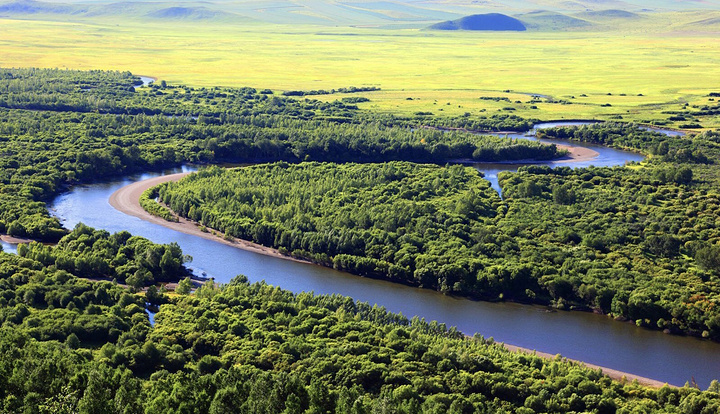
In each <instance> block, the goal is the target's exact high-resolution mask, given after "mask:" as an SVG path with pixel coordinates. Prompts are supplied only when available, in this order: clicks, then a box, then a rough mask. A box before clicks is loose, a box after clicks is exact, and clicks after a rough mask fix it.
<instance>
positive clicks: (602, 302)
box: [0, 69, 720, 414]
mask: <svg viewBox="0 0 720 414" xmlns="http://www.w3.org/2000/svg"><path fill="white" fill-rule="evenodd" d="M138 85H139V79H138V78H136V77H134V76H132V75H131V74H129V73H124V72H100V71H91V72H78V71H63V70H38V69H2V70H0V115H1V116H0V154H1V155H2V157H0V233H8V234H10V235H13V236H26V237H31V238H34V239H37V240H45V241H57V244H56V245H54V246H49V245H45V244H41V243H38V242H32V243H29V244H23V245H20V246H18V254H17V255H12V254H7V253H2V252H0V412H27V413H58V412H67V413H72V412H81V413H112V412H117V413H135V412H138V413H140V412H148V413H160V412H167V413H193V412H211V413H231V412H232V413H235V412H248V413H282V412H284V413H328V412H340V413H370V412H384V413H416V412H424V413H446V412H449V413H471V412H488V413H490V412H492V413H496V412H518V413H527V414H531V413H536V412H537V413H540V412H596V413H614V412H619V413H632V412H654V411H664V412H670V413H673V412H677V413H716V412H718V410H720V394H719V392H720V386H719V385H718V383H717V382H713V383H712V384H711V386H710V389H709V390H708V391H700V390H697V389H695V388H693V387H684V388H680V389H674V388H670V387H663V388H661V389H657V390H654V389H647V388H643V387H640V386H638V385H636V384H624V383H620V382H614V381H611V380H610V379H609V378H608V377H606V376H603V375H602V374H601V373H600V372H599V371H595V370H590V369H587V368H584V367H581V366H578V365H577V364H574V363H570V362H568V361H564V360H562V359H560V358H556V359H554V360H546V359H542V358H539V357H537V356H534V355H527V354H517V353H511V352H508V351H506V350H505V349H504V348H503V347H501V346H500V345H497V344H494V343H493V341H492V339H484V338H482V337H481V336H476V337H474V338H466V337H464V336H463V335H462V334H461V333H459V332H457V331H456V330H455V329H453V328H450V329H448V328H447V327H445V326H444V325H442V324H438V323H436V322H432V323H426V322H425V321H421V320H417V319H412V320H408V319H406V318H405V317H403V316H401V315H394V314H390V313H388V312H386V311H385V310H384V309H382V308H378V307H371V306H369V305H367V304H363V303H358V302H354V301H353V300H352V299H350V298H345V297H341V296H315V295H312V294H310V293H302V294H292V293H289V292H287V291H283V290H282V289H279V288H276V287H272V286H267V285H265V284H262V283H261V284H253V285H250V284H248V283H247V280H246V279H245V278H244V277H242V276H239V277H237V278H236V279H235V280H233V281H232V282H231V283H229V284H227V285H224V286H217V285H215V284H213V283H207V284H205V285H203V286H202V287H200V288H199V289H197V290H196V291H195V292H193V293H190V286H191V284H190V283H189V279H187V278H186V277H187V276H188V271H187V269H186V268H185V267H184V265H183V263H184V262H186V261H187V260H189V259H190V258H189V257H186V256H184V255H183V254H182V251H181V250H180V248H179V246H178V245H176V244H170V245H157V244H155V243H152V242H150V241H148V240H146V239H143V238H140V237H135V236H132V235H131V234H129V233H128V232H120V233H117V234H112V235H111V234H109V233H108V232H105V231H102V230H94V229H91V228H89V227H87V226H84V225H78V226H77V227H76V228H75V229H73V230H72V231H68V230H65V229H63V228H62V227H61V226H60V224H59V222H58V221H57V220H56V219H54V218H51V217H50V216H49V214H48V212H47V209H46V206H45V201H46V200H48V199H49V198H50V197H52V196H53V195H55V194H57V193H58V192H60V191H62V190H63V189H64V188H66V186H68V185H71V184H76V183H83V182H91V181H93V180H99V179H103V178H106V177H110V176H116V175H120V174H127V173H129V172H134V171H142V170H148V169H157V168H161V167H166V166H173V165H179V164H181V163H184V162H201V163H216V162H223V161H233V162H248V161H250V162H257V161H281V162H275V163H273V164H269V165H258V166H253V167H248V168H244V169H242V170H241V171H242V173H238V172H236V171H225V170H221V169H219V168H216V167H215V168H209V169H205V170H202V171H201V172H200V173H198V174H196V175H193V176H190V177H189V178H188V179H187V180H186V181H184V182H183V183H181V184H179V185H178V186H177V187H172V186H164V187H161V188H159V189H156V190H153V191H156V192H157V194H159V195H160V197H161V198H162V199H163V200H166V201H168V203H169V204H170V206H171V207H173V208H174V209H177V210H179V211H180V210H183V209H185V208H186V207H187V211H186V213H185V214H187V215H188V216H190V217H193V218H196V219H197V220H199V221H202V222H205V223H207V224H208V225H210V226H211V227H217V228H223V229H225V230H228V231H230V232H236V233H234V234H236V235H237V236H238V237H244V238H248V239H252V240H256V241H258V242H260V243H263V244H266V245H271V246H276V247H282V248H284V249H286V251H287V253H289V254H295V255H299V256H302V257H309V258H312V259H313V260H316V261H318V262H322V263H325V264H328V265H333V266H335V267H338V268H340V269H344V270H350V271H353V272H356V273H360V274H365V275H369V276H374V277H387V278H390V279H391V280H395V281H399V282H403V283H409V284H416V285H418V286H423V287H428V288H433V289H438V290H441V291H444V292H447V293H453V294H463V295H467V296H471V297H479V298H488V299H498V298H500V299H515V300H521V301H534V302H539V303H551V304H553V305H554V306H557V307H560V308H572V307H579V308H593V309H597V310H599V311H602V312H605V313H609V314H613V315H616V316H620V317H626V318H630V319H633V320H636V321H637V323H638V324H640V325H646V326H648V325H652V326H657V327H660V328H663V329H670V330H672V331H677V332H690V333H694V334H698V335H700V334H702V335H705V336H709V337H711V338H714V339H718V334H719V333H720V317H718V313H717V311H716V310H715V308H716V307H715V304H716V303H717V300H718V298H717V294H716V292H717V278H718V276H719V274H718V272H720V263H718V259H717V258H718V257H720V255H719V254H718V253H719V252H718V250H720V248H719V247H718V240H719V237H718V234H717V219H716V218H717V217H718V214H720V211H719V210H718V209H719V208H720V206H718V197H717V191H716V190H715V189H716V188H717V184H718V181H719V180H718V179H717V174H716V172H715V169H714V166H713V165H712V164H713V162H712V160H714V159H717V152H715V150H716V144H717V142H718V139H717V137H718V135H717V134H713V133H706V134H704V135H702V136H701V137H700V138H698V139H699V141H698V143H699V144H698V145H697V146H695V145H689V144H686V143H683V142H676V141H675V140H673V139H667V142H666V143H665V144H663V140H664V138H662V137H655V138H647V139H644V138H643V139H640V140H639V141H637V143H633V142H635V141H633V142H626V141H622V135H628V133H632V134H642V133H641V132H638V131H636V129H635V128H634V127H628V126H624V125H607V126H604V127H596V128H598V129H597V130H598V131H600V130H601V129H602V128H605V130H608V131H609V130H612V129H613V128H615V129H620V130H621V132H620V133H619V134H620V135H621V137H616V136H615V133H614V132H612V133H605V132H598V133H597V134H595V135H593V137H592V138H588V139H587V140H590V141H592V142H601V141H600V138H598V137H604V138H603V139H605V141H604V143H605V144H608V145H614V146H618V147H627V148H634V149H636V150H639V151H643V152H646V153H652V154H654V156H653V158H652V160H651V162H650V163H649V164H647V165H642V166H633V167H632V168H612V169H611V168H590V169H580V170H570V169H566V168H564V169H557V170H549V169H545V168H541V167H526V168H524V169H522V170H521V171H520V172H519V173H518V174H508V175H506V176H503V177H502V180H501V181H502V185H503V197H504V198H503V199H501V198H500V197H499V196H498V194H497V193H495V192H494V191H493V190H492V189H491V188H490V186H489V184H488V183H487V182H486V181H485V180H483V179H482V176H481V174H479V173H478V172H477V171H475V170H474V169H471V168H468V167H462V166H458V165H455V166H450V165H446V166H443V165H445V163H446V162H448V161H452V160H456V159H462V158H465V159H483V160H515V159H524V158H538V159H548V158H553V157H556V156H559V155H561V154H562V152H561V151H558V150H557V148H556V147H554V146H543V145H540V144H537V143H532V142H529V141H509V140H504V139H500V138H493V137H480V136H477V135H472V134H468V133H463V132H459V131H450V132H441V131H439V130H436V129H430V128H421V127H423V126H430V127H434V128H467V129H472V130H520V131H523V130H527V129H529V127H530V125H532V122H533V121H531V120H523V119H521V118H517V117H514V116H507V115H502V116H499V115H495V116H491V117H487V118H480V117H470V118H466V117H461V118H455V119H450V118H444V119H435V118H428V117H426V116H418V117H416V118H405V119H402V118H395V117H391V116H386V115H383V116H380V115H377V116H376V115H374V114H370V113H367V112H363V111H359V110H358V109H357V108H356V107H355V106H354V105H352V102H351V101H350V100H344V101H343V100H338V101H334V102H330V103H324V102H320V101H317V100H312V99H306V98H299V99H295V98H292V97H283V96H275V95H274V94H272V91H267V90H265V91H257V90H255V89H251V88H199V89H196V88H189V87H184V86H182V87H179V86H172V85H167V84H164V83H163V84H160V85H154V86H152V87H147V88H136V86H138ZM625 128H631V129H632V130H627V131H625ZM552 134H561V132H559V131H549V132H548V136H547V137H551V135H552ZM562 134H564V137H567V138H570V139H582V138H580V137H579V136H575V134H576V132H574V131H570V130H568V131H566V132H562ZM648 134H652V133H648ZM571 135H572V136H571ZM608 136H612V140H613V141H612V142H610V141H608V140H607V137H608ZM643 136H647V137H650V135H643ZM650 141H652V143H650V144H649V143H648V142H650ZM696 150H698V151H699V152H698V153H697V154H696V152H697V151H696ZM688 151H689V153H690V158H687V157H686V156H685V155H683V154H686V153H688ZM678 154H680V155H678ZM703 157H704V158H703ZM301 161H311V162H303V163H300V164H297V163H298V162H301ZM408 161H415V162H417V161H422V162H429V163H432V164H433V165H423V164H413V163H410V162H408ZM330 162H345V163H347V164H331V163H330ZM361 162H362V163H368V162H373V163H376V164H357V163H361ZM243 176H244V177H243ZM219 178H224V179H227V180H235V181H229V183H235V186H234V187H222V186H223V185H222V184H221V183H220V181H219ZM243 180H245V181H243ZM250 182H252V186H243V185H249V183H250ZM193 183H196V184H199V183H206V187H205V189H204V192H203V191H200V190H197V189H195V188H193V186H194V184H193ZM273 184H274V186H273ZM184 186H187V188H184ZM196 190H197V193H195V191H196ZM611 192H612V194H613V195H615V194H616V193H617V194H619V195H618V198H619V200H620V201H616V202H610V200H611V198H610V197H608V194H609V193H611ZM190 195H192V196H190ZM154 196H155V193H153V192H148V193H146V194H145V197H144V204H145V205H146V206H152V207H148V208H151V209H155V212H156V213H158V214H165V215H168V214H169V212H168V211H166V210H163V207H162V206H161V205H158V204H153V198H154ZM223 197H226V198H223ZM233 197H237V198H236V199H233ZM198 200H203V203H202V204H201V205H200V204H195V203H196V202H197V201H198ZM223 200H225V201H223ZM678 206H681V207H682V208H678ZM361 207H362V208H361ZM193 208H194V210H193ZM238 214H242V215H243V216H239V215H238ZM607 226H612V228H616V229H617V231H608V228H607ZM668 234H671V235H672V236H668ZM182 278H186V279H183V280H181V281H180V283H179V286H178V288H177V289H176V291H175V293H173V294H167V293H166V291H165V288H164V287H163V284H164V283H165V282H169V281H178V280H180V279H182ZM145 286H149V287H147V288H144V289H143V287H145ZM141 289H143V290H141ZM148 304H149V305H151V306H152V307H153V308H154V307H157V306H159V312H158V313H157V314H156V315H155V318H154V320H155V324H154V325H151V324H150V321H149V318H148V315H147V313H146V310H145V308H146V307H147V305H148Z"/></svg>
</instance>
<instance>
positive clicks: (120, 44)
mask: <svg viewBox="0 0 720 414" xmlns="http://www.w3.org/2000/svg"><path fill="white" fill-rule="evenodd" d="M682 16H684V15H682ZM696 17H697V16H695V17H693V18H696ZM684 18H685V19H688V18H689V17H687V16H685V17H684ZM669 19H670V18H669V17H667V16H664V17H662V18H659V17H655V18H654V20H653V21H652V22H642V25H640V26H624V28H623V29H622V30H621V31H609V30H600V29H597V31H592V32H588V31H564V32H547V31H527V32H472V31H430V30H424V29H417V28H402V27H401V28H396V29H383V28H377V27H349V26H346V27H332V26H328V25H322V26H321V25H309V24H300V25H291V24H265V23H261V22H256V21H250V20H249V21H246V22H245V21H242V22H240V23H232V22H224V21H218V22H216V23H213V24H207V23H206V22H203V21H193V20H184V21H165V20H159V21H152V22H147V21H137V20H132V19H130V20H128V21H122V20H118V22H119V23H116V22H115V21H113V22H111V21H109V20H107V19H97V20H94V21H87V20H79V21H76V22H70V21H64V22H60V21H42V20H12V19H0V32H2V33H3V36H0V51H2V53H0V66H3V67H28V66H34V67H58V68H74V69H114V70H128V71H131V72H133V73H135V74H142V75H148V76H154V77H158V78H159V79H163V80H166V81H167V82H170V83H184V84H188V85H192V86H207V87H211V86H252V87H257V88H270V89H273V90H275V91H287V90H317V89H337V88H342V87H348V86H358V87H359V86H376V87H379V88H381V89H382V90H381V91H379V92H372V93H362V94H361V95H362V96H365V97H368V98H370V102H366V103H362V104H360V107H361V108H365V109H373V110H376V111H382V112H391V113H396V114H402V115H412V114H415V113H417V112H431V113H432V114H433V115H435V116H445V115H447V116H457V115H464V114H466V113H467V114H469V115H471V116H472V115H480V114H483V112H485V113H484V115H489V114H493V113H503V112H504V113H513V114H517V115H520V116H523V117H527V118H536V119H571V118H572V119H576V118H598V119H623V120H626V121H641V122H652V121H660V122H659V123H663V121H667V119H668V118H669V117H670V115H669V114H667V113H663V112H665V111H678V110H681V109H683V108H684V106H685V104H689V105H691V106H692V105H697V106H698V107H701V106H703V105H709V104H710V105H713V104H715V103H714V102H713V99H712V98H709V97H708V94H709V93H711V92H720V78H718V76H717V73H718V63H719V61H718V56H719V55H720V42H717V33H714V32H699V31H688V30H684V31H682V32H674V33H666V31H667V30H670V29H672V26H668V25H662V23H664V22H665V21H666V20H669ZM638 24H640V23H638ZM686 27H690V26H681V28H686ZM533 94H535V95H542V97H541V98H540V99H535V100H533V98H532V95H533ZM480 97H486V98H502V99H494V100H493V99H479V98H480ZM319 98H320V99H324V100H335V99H339V97H338V95H324V96H319ZM697 121H700V122H699V123H700V124H701V125H702V126H703V127H705V128H715V127H718V126H720V117H718V116H717V115H714V116H713V115H710V116H705V117H703V118H702V119H698V120H697ZM680 124H682V122H681V123H679V124H678V123H672V122H670V123H669V124H667V125H669V126H676V127H678V126H680Z"/></svg>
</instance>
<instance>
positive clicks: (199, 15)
mask: <svg viewBox="0 0 720 414" xmlns="http://www.w3.org/2000/svg"><path fill="white" fill-rule="evenodd" d="M223 15H229V13H223V12H217V11H213V10H209V9H206V8H204V7H167V8H164V9H159V10H154V11H152V12H150V13H148V14H147V15H146V16H147V17H152V18H155V19H188V20H206V19H214V18H217V17H222V16H223Z"/></svg>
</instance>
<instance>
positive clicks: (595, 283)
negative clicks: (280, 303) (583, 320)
mask: <svg viewBox="0 0 720 414" xmlns="http://www.w3.org/2000/svg"><path fill="white" fill-rule="evenodd" d="M609 128H615V126H610V127H608V126H602V127H600V126H598V127H593V128H585V129H584V130H585V131H591V132H592V131H594V132H596V133H598V134H600V133H602V132H605V131H606V130H608V129H609ZM631 130H632V131H633V132H635V133H636V134H637V135H639V136H648V137H650V138H653V139H654V138H658V139H659V137H658V136H659V135H660V134H656V133H653V132H648V131H642V130H638V129H637V128H634V129H631ZM552 133H556V132H554V131H551V132H549V134H552ZM549 134H548V135H549ZM624 136H629V137H630V138H629V139H632V135H624ZM662 137H663V141H662V142H663V143H665V144H666V145H667V146H669V150H668V151H664V152H665V154H664V155H663V156H659V157H656V158H654V161H653V162H651V163H648V164H646V165H643V166H636V167H632V168H586V169H575V170H573V169H570V168H568V167H563V168H556V169H551V168H549V167H540V166H529V167H522V168H521V169H520V170H519V172H518V173H506V174H504V175H502V176H501V178H500V184H501V186H502V188H503V196H504V199H502V200H501V199H500V197H499V196H498V195H497V194H496V193H495V192H494V191H493V190H492V189H491V188H490V186H489V183H488V182H487V181H485V180H482V179H481V174H479V173H478V172H477V171H476V170H474V169H472V168H469V167H462V166H458V165H455V166H446V167H439V166H432V165H418V164H409V163H403V162H395V163H384V164H344V165H338V164H327V163H326V164H318V163H304V164H299V165H289V164H284V163H279V164H270V165H260V166H253V167H244V168H241V169H238V170H222V169H220V168H212V169H207V170H203V171H201V172H200V173H197V174H194V175H191V176H190V177H187V178H186V179H184V180H182V181H180V182H178V183H168V184H164V185H162V186H161V187H159V188H157V189H156V190H155V191H156V192H157V193H158V195H159V197H160V199H161V200H162V201H163V202H164V203H165V204H167V205H168V206H169V207H170V208H171V209H172V210H173V211H175V212H177V213H178V214H180V215H181V216H183V217H186V218H189V219H191V220H194V221H197V222H199V223H200V224H202V225H204V226H207V227H210V228H213V229H217V230H220V231H222V232H225V233H227V234H229V235H231V236H234V237H239V238H243V239H247V240H252V241H254V242H256V243H259V244H263V245H265V246H271V247H275V248H279V249H280V250H281V251H282V252H285V253H289V254H291V255H294V256H297V257H302V258H307V259H311V260H313V261H315V262H318V263H321V264H325V265H328V266H333V267H335V268H337V269H340V270H345V271H349V272H352V273H355V274H359V275H365V276H371V277H379V278H385V279H389V280H392V281H397V282H401V283H406V284H411V285H417V286H421V287H425V288H430V289H436V290H439V291H442V292H445V293H452V294H459V295H463V296H468V297H472V298H480V299H489V300H497V299H511V300H516V301H522V302H534V303H541V304H551V305H553V306H555V307H558V308H561V309H587V310H594V311H597V312H600V313H604V314H608V315H611V316H614V317H617V318H625V319H630V320H632V321H635V322H636V323H637V324H638V325H640V326H647V327H651V328H654V329H667V330H669V331H670V332H675V333H689V334H692V335H697V336H703V337H709V338H712V339H715V340H718V339H720V310H718V308H717V307H716V306H715V304H716V303H717V302H718V301H720V289H719V288H718V286H719V285H718V282H719V281H720V262H718V259H717V258H718V257H720V245H719V244H718V242H720V231H719V230H718V226H717V220H718V217H720V210H718V209H719V208H720V202H718V196H717V188H718V184H719V183H720V179H719V177H718V174H717V172H716V170H715V169H714V168H712V167H710V166H707V165H705V164H701V165H696V164H683V165H676V164H671V163H669V162H668V161H666V160H667V159H670V160H676V159H677V157H678V155H677V154H678V153H679V152H682V151H683V150H684V149H685V148H678V146H680V145H681V144H684V142H682V143H676V142H673V141H675V140H672V139H670V138H668V137H667V136H664V135H663V136H662ZM648 139H649V138H648ZM703 139H704V138H698V140H699V141H701V140H703ZM676 140H677V141H687V140H686V139H682V138H679V139H676ZM668 141H670V143H668ZM628 142H631V141H628ZM640 142H646V141H640ZM712 144H713V142H712V141H710V140H708V141H707V142H706V145H697V146H696V148H699V149H697V150H696V151H694V152H695V153H696V154H701V155H698V157H700V156H702V157H704V158H705V159H707V156H706V155H705V154H704V153H703V152H702V151H705V152H707V154H708V155H710V156H713V157H714V156H715V154H716V153H715V152H714V151H715V147H714V146H713V145H712ZM649 145H650V146H651V147H652V148H655V147H656V146H657V145H661V144H656V143H655V142H653V141H650V144H649ZM638 146H639V144H638ZM706 162H707V161H706ZM154 206H156V207H157V204H154Z"/></svg>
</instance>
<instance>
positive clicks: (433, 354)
mask: <svg viewBox="0 0 720 414" xmlns="http://www.w3.org/2000/svg"><path fill="white" fill-rule="evenodd" d="M75 232H76V233H78V234H75V235H73V237H75V239H73V240H72V241H69V242H68V243H67V244H68V246H70V245H72V243H73V242H74V241H77V240H79V239H81V238H82V237H83V236H91V237H98V238H99V239H98V240H105V241H108V242H110V243H112V240H113V239H118V238H119V239H123V238H124V236H123V235H122V234H118V235H112V236H108V235H106V234H98V232H94V231H92V230H90V229H87V228H81V229H77V230H76V231H75ZM100 233H101V232H100ZM96 243H97V241H96ZM55 249H60V248H49V251H50V252H51V253H52V254H58V255H63V256H66V255H68V254H69V255H70V256H68V257H71V256H72V255H73V253H70V252H71V251H69V250H68V249H67V248H64V249H62V250H63V253H57V252H54V250H55ZM78 250H79V251H82V249H81V248H78ZM146 300H148V301H152V302H154V303H162V304H163V305H162V306H161V307H160V312H159V313H158V314H157V315H156V316H155V321H156V322H155V325H154V326H151V325H150V324H149V322H148V317H147V315H146V314H145V311H144V309H143V305H144V303H143V302H145V301H146ZM0 322H1V323H2V326H1V327H0V385H1V386H0V410H1V411H3V412H27V413H58V412H67V413H71V412H80V413H142V412H148V413H195V412H208V413H255V414H257V413H268V414H274V413H330V412H338V413H370V412H386V413H417V412H424V413H473V412H488V413H491V412H492V413H498V412H517V413H528V414H530V413H536V412H554V413H558V412H596V413H614V412H619V413H631V412H650V411H664V412H670V413H673V412H677V413H715V412H717V410H718V409H720V395H719V394H718V391H720V386H718V385H717V383H716V382H714V383H713V384H712V385H711V387H710V390H709V391H706V392H701V391H699V390H697V389H695V388H692V387H684V388H680V389H674V388H669V387H667V386H666V387H663V388H661V389H657V390H654V389H647V388H643V387H640V386H637V385H633V384H622V383H620V382H614V381H611V380H610V379H609V378H608V377H605V376H603V375H602V374H601V373H600V372H599V371H597V370H590V369H588V368H584V367H582V366H579V365H577V364H575V363H570V362H567V361H564V360H562V359H560V358H556V359H554V360H547V359H543V358H540V357H537V356H534V355H528V354H518V353H511V352H509V351H506V350H505V349H504V348H502V347H501V346H499V345H496V344H493V342H492V340H485V339H483V338H482V337H479V336H478V337H475V338H472V339H469V338H465V337H463V336H462V335H461V334H460V333H458V332H457V331H455V330H454V329H447V328H446V327H445V326H444V325H440V324H437V323H434V322H433V323H426V322H424V321H421V320H417V319H413V320H408V319H406V318H404V317H402V316H400V315H394V314H390V313H387V312H386V311H385V310H383V309H382V308H377V307H371V306H369V305H367V304H363V303H357V302H354V301H353V300H352V299H349V298H345V297H341V296H313V295H312V294H309V293H302V294H297V295H295V294H291V293H289V292H287V291H283V290H281V289H279V288H275V287H272V286H267V285H265V284H253V285H249V284H248V283H247V282H246V280H245V279H244V278H243V277H238V278H236V279H235V280H234V281H232V282H231V283H229V284H227V285H224V286H222V287H217V286H215V285H213V284H212V283H208V284H206V285H204V286H202V287H201V288H200V289H198V290H197V291H196V292H195V293H194V294H192V295H180V296H172V297H169V296H167V295H165V294H163V293H162V292H158V291H156V290H153V291H148V293H147V294H145V297H142V296H138V295H133V294H130V293H129V292H128V291H127V290H126V289H124V288H123V287H121V286H119V285H117V284H114V283H111V282H93V281H89V280H87V279H82V278H79V277H77V276H76V275H75V274H74V273H73V272H70V271H66V270H62V269H60V268H59V267H58V266H55V265H50V266H48V265H46V264H45V263H43V262H39V261H36V260H35V259H34V258H31V257H27V256H26V257H22V256H16V255H9V254H2V253H0Z"/></svg>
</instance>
